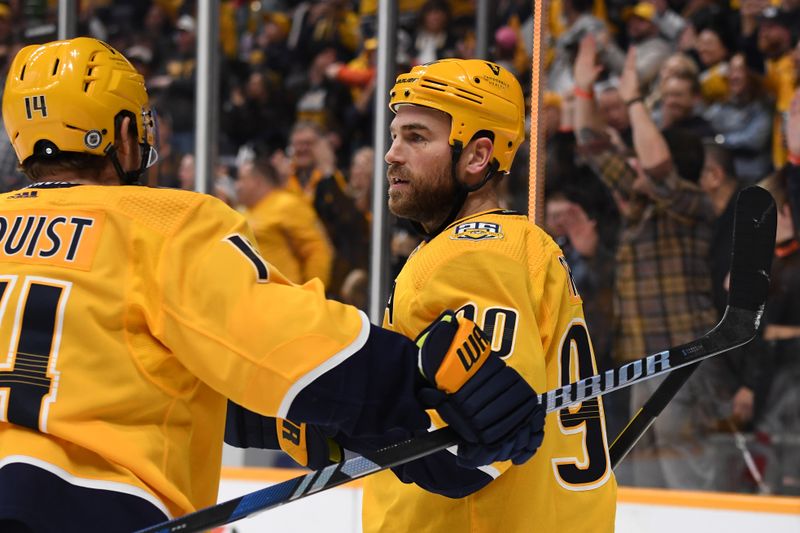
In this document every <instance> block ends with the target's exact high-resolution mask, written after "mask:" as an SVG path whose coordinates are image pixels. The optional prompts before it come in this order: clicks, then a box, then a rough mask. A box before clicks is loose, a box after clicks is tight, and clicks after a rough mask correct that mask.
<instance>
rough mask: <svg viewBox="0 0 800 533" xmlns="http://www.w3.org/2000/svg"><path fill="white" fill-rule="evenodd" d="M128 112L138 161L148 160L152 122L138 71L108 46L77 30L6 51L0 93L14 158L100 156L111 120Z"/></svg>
mask: <svg viewBox="0 0 800 533" xmlns="http://www.w3.org/2000/svg"><path fill="white" fill-rule="evenodd" d="M121 111H129V112H130V113H131V114H132V115H133V117H134V118H135V120H136V131H137V132H138V135H139V139H138V140H139V143H140V144H141V145H142V147H143V153H142V168H141V170H144V168H146V167H148V166H150V165H151V164H152V163H153V162H155V159H156V154H155V150H154V149H153V145H154V129H155V123H154V119H153V115H152V112H151V110H150V106H149V104H148V98H147V91H146V90H145V87H144V78H143V77H142V76H141V74H139V73H138V72H136V69H135V68H133V66H132V65H131V64H130V62H129V61H128V60H127V59H125V57H123V55H122V54H120V53H119V52H118V51H116V50H114V49H113V48H112V47H111V46H109V45H107V44H106V43H104V42H102V41H99V40H97V39H92V38H88V37H78V38H76V39H71V40H66V41H53V42H50V43H46V44H43V45H31V46H26V47H25V48H23V49H22V50H20V51H19V53H18V54H17V55H16V57H15V58H14V62H13V63H12V65H11V68H10V69H9V73H8V77H7V79H6V85H5V92H4V93H3V121H4V122H5V127H6V131H7V132H8V137H9V139H10V140H11V143H12V144H13V146H14V150H15V151H16V153H17V157H18V158H19V160H20V162H24V161H25V160H26V159H27V158H28V157H30V156H32V155H43V156H49V155H55V154H57V153H58V152H80V153H88V154H94V155H98V156H103V155H105V154H106V153H107V152H108V151H109V148H111V147H112V146H113V145H114V141H115V135H116V131H115V128H114V119H115V117H116V116H117V115H118V114H119V113H120V112H121Z"/></svg>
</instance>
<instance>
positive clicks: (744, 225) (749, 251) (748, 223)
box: [728, 185, 777, 316]
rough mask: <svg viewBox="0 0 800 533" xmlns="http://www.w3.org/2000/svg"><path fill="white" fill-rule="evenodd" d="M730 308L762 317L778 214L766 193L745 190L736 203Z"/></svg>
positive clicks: (752, 188)
mask: <svg viewBox="0 0 800 533" xmlns="http://www.w3.org/2000/svg"><path fill="white" fill-rule="evenodd" d="M733 226H734V231H733V235H734V237H733V254H732V257H731V279H730V287H731V289H730V291H731V292H730V294H728V306H729V307H737V308H740V309H746V310H748V311H754V312H756V313H758V314H759V316H760V314H761V312H762V311H763V308H764V305H765V304H766V301H767V292H768V289H769V278H770V269H771V268H772V257H773V255H774V253H775V229H776V227H777V211H776V208H775V200H773V198H772V195H771V194H770V193H769V192H767V190H766V189H764V188H762V187H758V186H755V185H754V186H751V187H747V188H745V189H742V190H741V191H740V192H739V196H738V198H737V199H736V214H735V216H734V222H733Z"/></svg>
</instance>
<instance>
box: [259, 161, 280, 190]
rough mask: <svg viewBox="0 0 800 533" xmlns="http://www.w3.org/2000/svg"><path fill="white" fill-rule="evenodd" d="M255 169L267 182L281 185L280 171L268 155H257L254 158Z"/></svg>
mask: <svg viewBox="0 0 800 533" xmlns="http://www.w3.org/2000/svg"><path fill="white" fill-rule="evenodd" d="M253 170H254V171H255V173H256V174H258V175H259V176H261V178H262V179H264V181H266V182H267V183H270V184H271V185H278V186H279V185H281V178H280V176H278V171H277V170H275V167H274V166H273V165H272V163H271V162H270V160H269V157H267V156H266V155H260V156H256V158H255V159H253Z"/></svg>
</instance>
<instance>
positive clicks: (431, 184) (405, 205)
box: [387, 161, 456, 230]
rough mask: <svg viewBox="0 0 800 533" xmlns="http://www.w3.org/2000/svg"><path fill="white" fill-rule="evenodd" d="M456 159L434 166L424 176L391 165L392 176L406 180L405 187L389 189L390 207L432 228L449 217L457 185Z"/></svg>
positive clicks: (399, 213) (389, 173)
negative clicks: (454, 165)
mask: <svg viewBox="0 0 800 533" xmlns="http://www.w3.org/2000/svg"><path fill="white" fill-rule="evenodd" d="M451 167H452V162H450V161H448V162H447V164H446V165H444V167H438V168H434V169H431V170H430V171H429V172H427V176H425V177H420V176H419V175H415V174H413V173H411V171H409V170H408V168H407V167H405V166H401V165H392V166H390V167H389V170H388V173H387V174H388V176H389V177H390V178H391V177H394V178H399V179H401V180H403V181H405V182H406V186H405V187H403V189H402V190H397V189H395V190H391V189H390V191H389V210H390V211H391V212H392V213H394V214H395V215H397V216H398V217H400V218H407V219H409V220H413V221H415V222H419V223H420V224H422V225H423V226H425V228H426V229H428V230H430V229H432V228H434V227H436V226H438V225H439V224H441V223H442V222H443V221H444V219H445V217H447V215H448V213H449V212H450V209H451V208H452V205H453V201H454V199H455V195H456V194H455V184H454V183H453V178H452V175H451Z"/></svg>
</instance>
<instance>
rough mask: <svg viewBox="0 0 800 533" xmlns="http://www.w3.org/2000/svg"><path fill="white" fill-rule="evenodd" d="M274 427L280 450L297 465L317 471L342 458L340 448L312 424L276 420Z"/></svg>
mask: <svg viewBox="0 0 800 533" xmlns="http://www.w3.org/2000/svg"><path fill="white" fill-rule="evenodd" d="M275 426H276V427H275V430H276V433H277V435H278V444H279V445H280V447H281V450H283V451H284V452H286V453H287V454H289V456H290V457H291V458H292V459H294V460H295V461H296V462H297V463H298V464H301V465H303V466H307V467H308V468H310V469H311V470H319V469H320V468H325V467H326V466H328V465H331V464H333V463H338V462H341V460H342V459H343V458H344V452H343V450H342V447H341V446H339V444H338V443H337V442H336V441H334V440H333V439H331V438H330V437H328V436H327V435H326V434H325V432H323V431H322V430H321V429H320V428H318V427H317V426H314V425H313V424H312V425H309V424H305V423H301V424H295V423H294V422H292V421H291V420H284V419H282V418H276V419H275Z"/></svg>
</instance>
